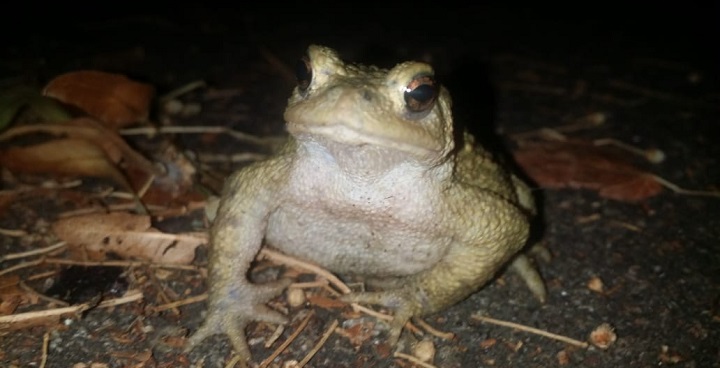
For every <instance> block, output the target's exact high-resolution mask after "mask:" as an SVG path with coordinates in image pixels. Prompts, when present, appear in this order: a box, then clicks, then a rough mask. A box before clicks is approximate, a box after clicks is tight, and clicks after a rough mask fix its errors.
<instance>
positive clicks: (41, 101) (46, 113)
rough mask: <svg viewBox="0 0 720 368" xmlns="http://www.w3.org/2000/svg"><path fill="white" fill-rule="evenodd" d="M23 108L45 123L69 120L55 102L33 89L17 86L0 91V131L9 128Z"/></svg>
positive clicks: (64, 111)
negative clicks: (29, 110)
mask: <svg viewBox="0 0 720 368" xmlns="http://www.w3.org/2000/svg"><path fill="white" fill-rule="evenodd" d="M25 107H27V108H29V109H31V110H32V112H33V113H34V114H35V115H36V116H37V117H39V118H40V119H42V120H43V121H45V122H57V121H66V120H69V119H70V118H71V116H70V114H68V112H67V111H66V110H65V108H64V107H63V106H62V105H61V104H59V103H58V102H57V101H56V100H54V99H52V98H49V97H45V96H43V95H41V94H40V91H38V90H36V89H35V88H31V87H27V86H18V87H14V88H11V89H8V90H5V91H0V131H2V130H4V129H5V128H7V127H8V126H10V124H12V122H13V121H14V120H15V118H16V117H17V115H18V113H19V112H20V110H21V109H23V108H25Z"/></svg>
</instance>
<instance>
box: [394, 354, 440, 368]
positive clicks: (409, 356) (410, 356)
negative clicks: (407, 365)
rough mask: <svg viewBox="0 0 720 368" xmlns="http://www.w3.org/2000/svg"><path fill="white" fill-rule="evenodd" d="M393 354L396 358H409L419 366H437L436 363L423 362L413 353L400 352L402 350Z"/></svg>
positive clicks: (429, 367)
mask: <svg viewBox="0 0 720 368" xmlns="http://www.w3.org/2000/svg"><path fill="white" fill-rule="evenodd" d="M393 356H394V357H395V358H401V359H405V360H409V361H410V362H412V363H413V364H417V365H419V366H421V367H424V368H437V367H436V366H434V365H432V364H430V363H425V362H423V361H422V360H420V359H418V358H416V357H414V356H412V355H409V354H404V353H400V352H395V353H393Z"/></svg>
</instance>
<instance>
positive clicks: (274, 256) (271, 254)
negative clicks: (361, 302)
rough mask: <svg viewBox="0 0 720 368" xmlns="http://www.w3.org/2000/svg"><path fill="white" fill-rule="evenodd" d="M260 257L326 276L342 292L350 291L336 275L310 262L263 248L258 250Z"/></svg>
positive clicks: (347, 292)
mask: <svg viewBox="0 0 720 368" xmlns="http://www.w3.org/2000/svg"><path fill="white" fill-rule="evenodd" d="M260 257H264V258H267V259H269V260H272V261H275V262H278V263H282V264H284V265H287V266H291V267H295V268H299V269H301V270H304V271H308V272H312V273H314V274H317V275H320V276H322V277H324V278H326V279H327V280H328V281H330V283H331V284H333V285H334V286H335V287H337V288H338V289H339V290H340V291H341V292H342V293H343V294H349V293H350V292H351V290H350V288H349V287H347V285H345V283H344V282H342V281H340V279H339V278H337V276H335V275H333V274H332V273H330V272H328V271H326V270H324V269H322V268H321V267H319V266H316V265H314V264H312V263H307V262H303V261H300V260H298V259H296V258H292V257H290V256H286V255H284V254H282V253H280V252H276V251H273V250H269V249H265V248H263V249H261V250H260Z"/></svg>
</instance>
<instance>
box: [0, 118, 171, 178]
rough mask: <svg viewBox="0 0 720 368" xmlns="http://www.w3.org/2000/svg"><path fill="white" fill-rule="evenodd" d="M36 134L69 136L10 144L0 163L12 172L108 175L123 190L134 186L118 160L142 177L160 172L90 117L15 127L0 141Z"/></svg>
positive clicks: (1, 152)
mask: <svg viewBox="0 0 720 368" xmlns="http://www.w3.org/2000/svg"><path fill="white" fill-rule="evenodd" d="M39 133H45V134H52V135H56V136H64V137H68V138H62V139H57V140H51V141H47V142H44V143H40V144H36V145H31V146H25V147H10V148H8V149H6V150H3V151H0V164H1V165H3V166H5V167H7V168H8V169H10V170H11V171H14V172H30V173H54V174H60V175H79V176H91V177H103V178H110V179H112V180H113V181H115V182H116V183H118V184H120V185H122V186H123V187H124V188H126V189H132V188H133V186H131V185H130V184H129V183H128V182H127V179H126V176H125V174H124V173H123V172H122V171H121V170H120V168H119V166H118V165H119V164H120V163H122V164H123V165H124V166H125V167H126V168H128V169H130V168H133V169H135V171H136V172H141V173H143V174H144V178H145V179H147V178H149V177H150V176H151V175H160V173H161V171H160V170H159V169H158V168H157V167H156V166H155V165H153V163H152V162H150V161H149V160H147V159H146V158H145V157H143V156H142V155H141V154H140V153H138V152H137V151H135V150H133V149H132V148H131V147H130V146H129V145H128V144H127V143H125V141H124V140H123V139H122V137H120V136H119V135H118V134H117V133H116V132H114V131H112V130H110V129H107V128H105V127H103V126H102V125H101V124H99V123H98V122H97V121H95V120H93V119H89V118H78V119H74V120H71V121H68V122H65V123H62V124H32V125H22V126H18V127H14V128H12V129H9V130H8V131H6V132H5V133H3V134H2V135H0V142H2V141H6V140H10V139H12V138H16V137H21V136H26V135H29V134H39Z"/></svg>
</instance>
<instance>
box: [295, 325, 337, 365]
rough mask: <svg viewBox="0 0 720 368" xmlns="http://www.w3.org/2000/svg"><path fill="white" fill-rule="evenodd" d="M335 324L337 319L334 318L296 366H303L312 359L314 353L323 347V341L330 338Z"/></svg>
mask: <svg viewBox="0 0 720 368" xmlns="http://www.w3.org/2000/svg"><path fill="white" fill-rule="evenodd" d="M337 326H338V321H337V320H334V321H333V322H332V323H331V324H330V327H328V328H327V330H325V333H323V336H322V338H321V339H320V341H318V343H317V344H315V346H313V348H312V349H311V350H310V352H308V353H307V355H305V357H304V358H303V360H301V361H300V363H298V365H297V366H298V368H302V367H304V366H305V364H307V363H308V362H309V361H310V359H312V358H313V357H314V356H315V354H317V352H318V351H320V349H321V348H322V347H323V345H325V342H327V340H328V339H329V338H330V335H332V333H333V332H334V331H335V328H336V327H337Z"/></svg>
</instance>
